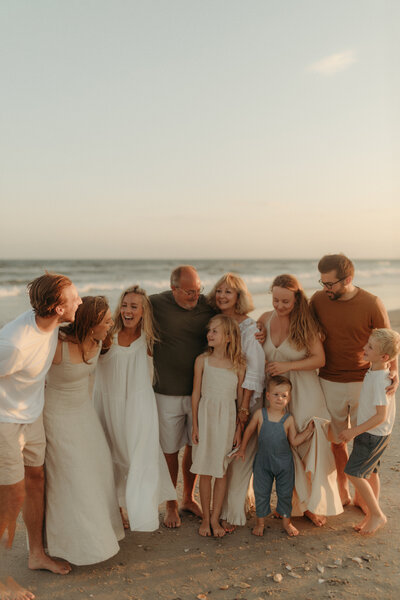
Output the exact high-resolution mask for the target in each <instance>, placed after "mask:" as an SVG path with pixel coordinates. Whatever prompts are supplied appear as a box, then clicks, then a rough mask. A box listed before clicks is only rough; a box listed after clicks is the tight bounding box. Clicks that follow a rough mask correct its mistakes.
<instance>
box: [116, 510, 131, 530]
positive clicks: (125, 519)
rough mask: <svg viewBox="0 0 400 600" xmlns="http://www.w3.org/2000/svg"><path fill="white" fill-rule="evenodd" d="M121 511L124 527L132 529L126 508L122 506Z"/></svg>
mask: <svg viewBox="0 0 400 600" xmlns="http://www.w3.org/2000/svg"><path fill="white" fill-rule="evenodd" d="M119 512H120V513H121V519H122V525H123V526H124V529H130V527H131V526H130V524H129V518H128V513H127V512H126V510H125V508H122V506H120V507H119Z"/></svg>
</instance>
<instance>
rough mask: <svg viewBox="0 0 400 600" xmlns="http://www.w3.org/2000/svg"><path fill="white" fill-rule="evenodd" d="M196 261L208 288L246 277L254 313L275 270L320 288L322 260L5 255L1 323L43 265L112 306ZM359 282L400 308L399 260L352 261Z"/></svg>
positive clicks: (23, 303) (19, 308)
mask: <svg viewBox="0 0 400 600" xmlns="http://www.w3.org/2000/svg"><path fill="white" fill-rule="evenodd" d="M185 263H187V264H193V265H194V266H195V267H196V268H197V270H198V272H199V275H200V278H201V281H202V284H203V285H204V288H205V291H206V292H208V291H209V290H210V289H211V288H212V286H213V284H214V283H215V282H216V281H217V279H218V278H219V277H220V276H221V275H222V274H223V273H226V272H227V271H233V272H235V273H237V274H238V275H240V276H241V277H243V279H244V280H245V281H246V283H247V286H248V288H249V290H250V291H251V293H252V294H253V298H254V301H255V305H256V311H255V314H256V313H259V312H261V310H262V309H264V308H269V307H270V305H271V297H270V295H269V294H268V290H269V287H270V285H271V282H272V280H273V279H274V277H275V276H276V275H279V274H281V273H292V274H294V275H296V277H298V279H299V280H300V282H301V283H302V285H303V287H304V289H305V290H306V292H307V294H308V295H311V294H312V293H313V292H314V291H315V290H317V289H320V287H319V285H318V279H319V273H318V270H317V263H318V260H190V259H182V260H3V261H0V326H2V325H4V324H5V323H6V322H7V321H9V320H11V319H13V318H15V317H16V316H17V315H18V314H19V313H21V312H23V311H24V310H27V309H28V308H29V299H28V296H27V292H26V285H27V283H28V282H29V281H31V280H32V279H34V278H35V277H37V276H39V275H41V274H42V273H43V272H44V270H45V269H47V270H48V271H53V272H56V273H63V274H65V275H68V276H69V277H70V278H71V280H72V281H73V282H74V283H75V285H76V286H77V288H78V290H79V293H80V294H81V295H82V296H85V295H98V294H103V295H106V296H107V297H108V299H109V301H110V305H111V308H112V309H114V307H115V305H116V303H117V300H118V297H119V295H120V293H121V292H122V290H124V289H125V288H127V287H128V286H130V285H133V284H135V283H138V284H140V285H141V287H143V288H145V290H146V291H147V292H148V293H149V294H152V293H155V292H160V291H162V290H165V289H168V288H169V275H170V272H171V271H172V269H173V268H175V267H176V266H178V265H179V264H185ZM354 264H355V269H356V276H355V279H354V282H355V284H356V285H358V286H360V287H362V288H365V289H366V290H368V291H370V292H371V293H373V294H376V295H377V296H379V297H380V298H381V299H382V300H383V302H384V303H385V305H386V307H387V309H388V310H394V309H399V308H400V260H358V261H354Z"/></svg>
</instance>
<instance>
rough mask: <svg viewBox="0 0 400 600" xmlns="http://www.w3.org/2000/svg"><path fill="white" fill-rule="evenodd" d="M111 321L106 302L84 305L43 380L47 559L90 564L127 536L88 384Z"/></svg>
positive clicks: (112, 550)
mask: <svg viewBox="0 0 400 600" xmlns="http://www.w3.org/2000/svg"><path fill="white" fill-rule="evenodd" d="M112 324H113V321H112V318H111V312H110V309H109V307H108V304H107V301H106V299H105V298H104V297H103V296H96V297H92V296H87V297H86V298H82V304H81V305H80V306H79V308H78V310H77V312H76V316H75V322H74V323H71V324H70V325H68V326H66V327H62V328H61V330H60V339H59V342H58V346H57V350H56V354H55V357H54V361H53V365H52V367H51V369H50V371H49V373H48V375H47V381H46V390H45V407H44V413H43V418H44V426H45V431H46V440H47V444H46V460H45V465H46V514H45V531H46V538H47V547H48V550H49V552H50V554H51V555H53V556H59V557H61V558H65V559H66V560H68V561H70V562H71V563H73V564H75V565H90V564H93V563H97V562H101V561H103V560H106V559H108V558H110V557H111V556H113V555H114V554H116V553H117V552H118V550H119V545H118V540H120V539H121V538H123V537H124V530H123V527H122V524H121V518H120V514H119V510H118V501H117V495H116V491H115V486H114V477H113V470H112V461H111V455H110V451H109V448H108V445H107V441H106V439H105V436H104V432H103V429H102V427H101V424H100V421H99V418H98V416H97V414H96V411H95V410H94V407H93V402H92V395H91V392H92V378H93V375H94V370H95V368H96V363H97V359H98V356H99V353H100V349H101V342H102V340H103V339H104V338H105V337H106V335H107V332H108V331H109V329H110V327H111V326H112Z"/></svg>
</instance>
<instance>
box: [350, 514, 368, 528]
mask: <svg viewBox="0 0 400 600" xmlns="http://www.w3.org/2000/svg"><path fill="white" fill-rule="evenodd" d="M367 521H368V515H365V517H364V518H363V520H362V521H360V522H359V523H356V524H355V525H353V529H354V530H355V531H361V529H363V527H364V526H365V523H366V522H367Z"/></svg>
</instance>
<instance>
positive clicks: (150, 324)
mask: <svg viewBox="0 0 400 600" xmlns="http://www.w3.org/2000/svg"><path fill="white" fill-rule="evenodd" d="M127 294H137V295H138V296H141V298H142V306H143V315H142V318H141V330H142V331H143V332H144V335H145V336H146V342H147V349H148V351H149V352H150V354H153V346H154V342H156V341H157V336H156V333H155V326H154V320H153V309H152V307H151V303H150V300H149V297H148V295H147V294H146V292H145V290H143V289H142V288H141V287H139V286H138V285H133V286H132V287H129V288H127V289H126V290H125V291H124V292H122V294H121V296H120V298H119V301H118V305H117V308H116V309H115V312H114V317H113V319H114V327H113V328H112V331H111V336H114V335H115V334H117V333H119V332H120V331H121V330H122V329H123V328H124V323H123V321H122V317H121V306H122V303H123V301H124V298H125V296H126V295H127Z"/></svg>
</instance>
